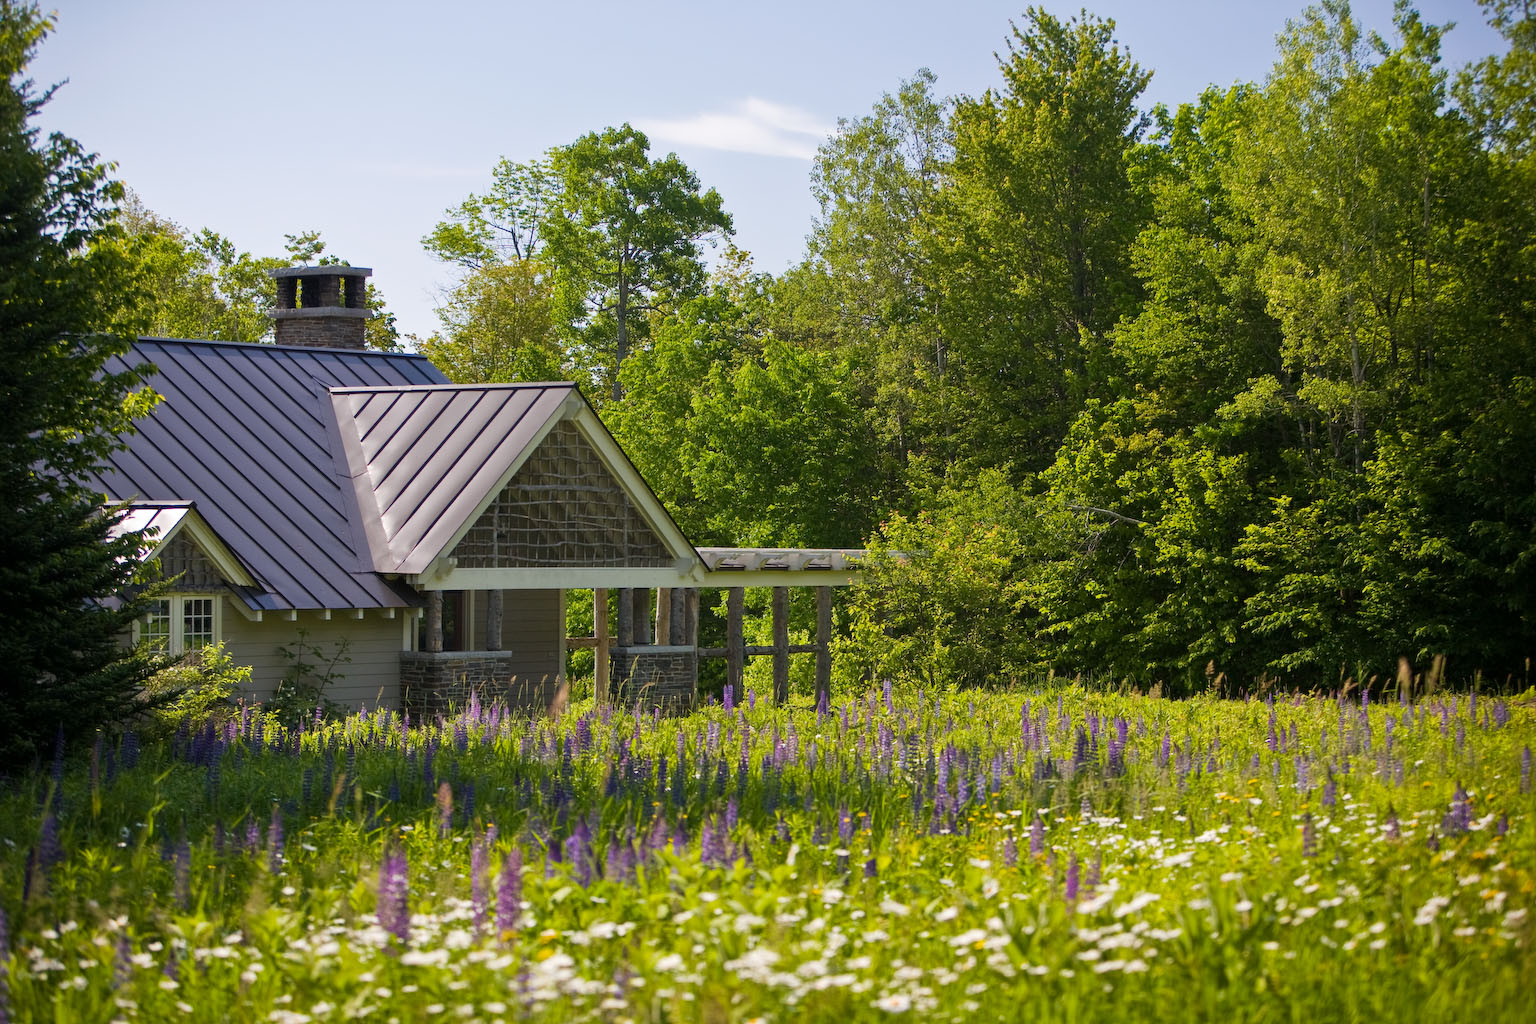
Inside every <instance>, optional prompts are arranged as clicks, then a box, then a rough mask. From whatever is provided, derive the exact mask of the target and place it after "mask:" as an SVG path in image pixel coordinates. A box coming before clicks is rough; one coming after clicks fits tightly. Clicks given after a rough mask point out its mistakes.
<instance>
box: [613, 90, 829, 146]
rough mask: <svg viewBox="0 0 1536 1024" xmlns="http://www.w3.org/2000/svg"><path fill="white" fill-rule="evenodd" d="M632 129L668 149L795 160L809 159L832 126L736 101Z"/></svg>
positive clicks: (792, 110)
mask: <svg viewBox="0 0 1536 1024" xmlns="http://www.w3.org/2000/svg"><path fill="white" fill-rule="evenodd" d="M635 125H636V127H638V128H639V129H640V130H641V131H643V132H645V133H646V134H647V135H650V136H651V137H652V138H653V139H656V140H658V141H662V142H667V143H670V144H672V145H678V146H702V147H704V148H706V149H723V150H725V151H727V152H731V153H754V154H757V155H759V156H782V157H789V158H792V159H796V160H809V159H811V158H812V157H814V156H815V155H816V147H817V146H819V145H821V143H822V142H823V141H824V140H825V139H826V138H827V136H829V135H831V134H832V132H833V130H834V129H835V127H836V126H835V125H832V124H829V123H827V122H825V121H822V120H821V119H820V118H818V117H817V116H816V115H815V114H812V113H811V112H810V111H808V110H801V109H800V108H799V107H788V106H785V105H784V104H782V103H773V102H770V101H768V100H760V99H756V98H749V99H745V100H742V101H740V102H738V103H736V104H734V105H733V106H732V107H731V108H730V109H729V110H726V111H712V112H705V113H699V114H693V115H691V116H689V117H682V118H670V119H669V118H651V119H646V120H637V121H636V122H635Z"/></svg>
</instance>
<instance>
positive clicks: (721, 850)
mask: <svg viewBox="0 0 1536 1024" xmlns="http://www.w3.org/2000/svg"><path fill="white" fill-rule="evenodd" d="M721 832H722V830H721V829H719V828H718V827H717V826H716V823H715V822H714V821H713V820H711V819H708V818H706V819H705V820H704V825H703V829H702V832H701V835H700V837H699V861H700V863H702V864H703V865H704V866H705V867H707V868H710V867H724V866H725V859H726V857H725V839H724V836H723V835H722V834H721Z"/></svg>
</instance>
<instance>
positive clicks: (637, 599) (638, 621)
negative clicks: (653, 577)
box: [629, 587, 652, 646]
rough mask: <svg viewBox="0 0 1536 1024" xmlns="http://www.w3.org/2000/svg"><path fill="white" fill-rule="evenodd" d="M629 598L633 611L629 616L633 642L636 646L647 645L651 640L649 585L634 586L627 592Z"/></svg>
mask: <svg viewBox="0 0 1536 1024" xmlns="http://www.w3.org/2000/svg"><path fill="white" fill-rule="evenodd" d="M629 599H630V600H631V601H633V602H634V603H635V604H634V612H633V613H632V614H631V616H630V618H631V620H632V621H633V623H634V627H633V628H634V630H635V636H634V643H635V645H636V646H646V645H649V644H650V643H651V642H652V641H651V590H650V588H649V587H636V588H634V589H633V590H631V591H630V592H629Z"/></svg>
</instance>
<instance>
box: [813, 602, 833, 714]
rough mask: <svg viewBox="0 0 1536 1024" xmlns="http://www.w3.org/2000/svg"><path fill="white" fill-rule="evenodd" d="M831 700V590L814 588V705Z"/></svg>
mask: <svg viewBox="0 0 1536 1024" xmlns="http://www.w3.org/2000/svg"><path fill="white" fill-rule="evenodd" d="M823 699H825V700H826V701H827V702H828V703H829V704H830V703H831V700H832V588H831V587H817V588H816V705H817V706H818V707H820V706H821V702H822V700H823Z"/></svg>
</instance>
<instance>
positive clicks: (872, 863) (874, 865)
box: [864, 857, 880, 878]
mask: <svg viewBox="0 0 1536 1024" xmlns="http://www.w3.org/2000/svg"><path fill="white" fill-rule="evenodd" d="M864 877H865V878H879V877H880V864H879V863H878V861H877V860H876V859H875V858H874V857H871V858H869V860H866V861H865V862H864Z"/></svg>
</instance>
